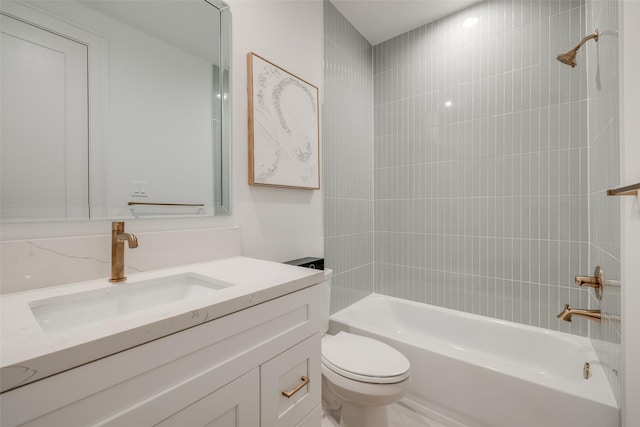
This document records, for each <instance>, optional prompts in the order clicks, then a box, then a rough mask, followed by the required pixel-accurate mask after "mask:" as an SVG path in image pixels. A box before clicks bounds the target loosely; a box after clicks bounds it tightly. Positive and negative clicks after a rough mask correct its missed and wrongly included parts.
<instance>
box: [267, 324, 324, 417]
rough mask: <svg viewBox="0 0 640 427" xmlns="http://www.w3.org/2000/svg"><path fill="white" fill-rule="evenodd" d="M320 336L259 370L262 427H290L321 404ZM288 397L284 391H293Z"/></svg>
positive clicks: (295, 347)
mask: <svg viewBox="0 0 640 427" xmlns="http://www.w3.org/2000/svg"><path fill="white" fill-rule="evenodd" d="M320 375H321V374H320V335H319V334H315V335H312V336H311V337H309V338H307V339H306V340H304V341H302V342H301V343H300V344H297V345H295V346H293V347H291V348H290V349H289V350H287V351H285V352H283V353H281V354H279V355H278V356H276V357H274V358H273V359H271V360H269V361H268V362H266V363H264V364H263V365H261V367H260V379H261V380H260V392H261V418H260V419H261V422H262V424H261V425H262V426H265V427H280V426H287V427H293V426H295V425H296V424H298V423H299V422H300V421H302V420H303V419H304V418H305V417H306V416H307V415H308V414H309V413H310V412H311V411H313V410H314V409H315V408H316V407H317V406H318V405H319V404H320V396H321V391H320V385H321V382H322V380H321V377H320ZM303 377H304V378H308V379H309V382H308V383H307V384H306V385H304V386H302V387H300V388H299V389H298V391H297V392H296V393H294V394H293V395H291V397H286V396H284V395H283V391H287V392H290V391H293V390H295V389H296V388H298V386H300V385H301V384H302V383H303V380H302V378H303Z"/></svg>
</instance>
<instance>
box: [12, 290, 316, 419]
mask: <svg viewBox="0 0 640 427" xmlns="http://www.w3.org/2000/svg"><path fill="white" fill-rule="evenodd" d="M320 286H322V285H315V286H311V287H308V288H305V289H302V290H299V291H297V292H293V293H290V294H287V295H284V296H281V297H279V298H276V299H273V300H270V301H267V302H264V303H261V304H258V305H255V306H252V307H249V308H246V309H244V310H241V311H237V312H235V313H233V314H230V315H227V316H224V317H221V318H218V319H215V320H211V321H207V320H208V319H206V318H205V319H202V323H201V324H199V325H198V326H195V327H192V328H190V329H186V330H183V331H181V332H177V333H175V334H172V335H169V336H166V337H163V338H160V339H157V340H155V341H151V342H149V343H146V344H143V345H140V346H138V347H134V348H130V349H128V350H125V351H122V352H120V353H117V354H114V355H111V356H108V357H105V358H103V359H100V360H96V361H93V362H91V363H88V364H85V365H82V366H78V367H76V368H73V369H70V370H68V371H66V372H62V373H59V374H57V375H53V376H50V377H48V378H45V379H42V380H40V381H36V382H34V383H31V384H27V385H25V386H22V387H18V388H15V389H13V390H9V391H7V392H5V393H3V394H2V395H0V403H1V408H0V409H1V410H2V413H1V415H0V417H1V418H0V424H1V425H2V426H3V427H9V426H14V425H23V424H24V425H28V426H46V427H52V426H84V425H97V426H126V427H131V426H136V427H138V426H151V425H161V426H180V427H184V426H204V425H211V426H240V427H275V426H303V427H311V426H314V427H318V426H319V425H320V418H321V411H320V400H321V397H320V396H321V392H320V386H321V374H320V326H321V325H320V320H321V313H320V310H321V307H320V304H319V303H318V301H319V300H320V299H321V289H320ZM191 314H192V315H193V316H194V317H198V316H200V313H198V311H194V312H192V313H191ZM167 321H170V320H167ZM78 351H81V349H79V350H78ZM303 377H305V378H308V379H309V380H310V381H309V383H308V384H306V385H304V386H302V387H299V390H298V391H297V392H296V393H295V394H293V395H292V396H291V397H290V398H287V397H285V396H284V395H283V393H282V392H283V391H291V390H294V389H296V387H297V386H298V385H300V383H301V381H302V378H303Z"/></svg>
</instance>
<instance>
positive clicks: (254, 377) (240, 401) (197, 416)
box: [156, 368, 260, 427]
mask: <svg viewBox="0 0 640 427" xmlns="http://www.w3.org/2000/svg"><path fill="white" fill-rule="evenodd" d="M259 381H260V377H259V374H258V368H255V369H254V370H252V371H250V372H248V373H247V374H245V375H243V376H242V377H240V378H238V379H237V380H235V381H233V382H231V383H229V384H227V385H226V386H224V387H222V388H220V389H218V390H216V391H214V392H213V393H211V394H208V395H207V396H205V397H203V398H202V399H200V400H198V401H197V402H195V403H193V404H191V405H189V406H188V407H186V408H184V409H183V410H182V411H180V412H178V413H177V414H174V415H172V416H171V417H169V418H167V419H166V420H164V421H162V422H160V423H159V424H156V425H157V426H162V427H187V426H193V427H195V426H198V427H202V426H210V427H244V426H258V425H259V423H260V419H259V415H258V414H259V411H258V408H259V407H260V396H259V395H258V386H259Z"/></svg>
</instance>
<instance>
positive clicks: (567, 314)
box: [558, 304, 602, 322]
mask: <svg viewBox="0 0 640 427" xmlns="http://www.w3.org/2000/svg"><path fill="white" fill-rule="evenodd" d="M572 316H579V317H585V318H587V319H589V320H593V321H594V322H600V320H601V317H602V315H601V314H600V310H584V309H582V308H570V307H569V304H565V305H564V310H562V313H560V314H558V319H560V320H566V321H567V322H571V317H572Z"/></svg>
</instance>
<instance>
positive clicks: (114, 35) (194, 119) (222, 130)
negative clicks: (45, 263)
mask: <svg viewBox="0 0 640 427" xmlns="http://www.w3.org/2000/svg"><path fill="white" fill-rule="evenodd" d="M230 26H231V14H230V11H229V9H228V7H227V5H226V4H225V3H223V2H221V1H219V0H206V1H205V0H157V1H156V0H140V1H138V0H123V1H117V0H104V1H103V0H88V1H56V0H44V1H23V2H14V1H3V2H2V25H1V26H0V27H1V29H2V61H1V62H2V110H1V111H2V134H3V135H2V141H1V146H2V152H1V161H2V165H1V166H2V172H1V173H2V177H1V185H2V189H1V197H2V205H1V212H0V217H1V218H2V221H3V222H35V221H38V222H42V221H56V220H88V219H92V220H94V219H100V220H105V219H132V218H153V217H162V218H166V217H184V216H211V215H225V214H229V200H230V197H229V188H230V185H229V177H230V170H229V166H230V161H229V144H230V142H229V141H230V138H229V133H230V108H229V104H230V95H229V64H230V38H231V28H230Z"/></svg>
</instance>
